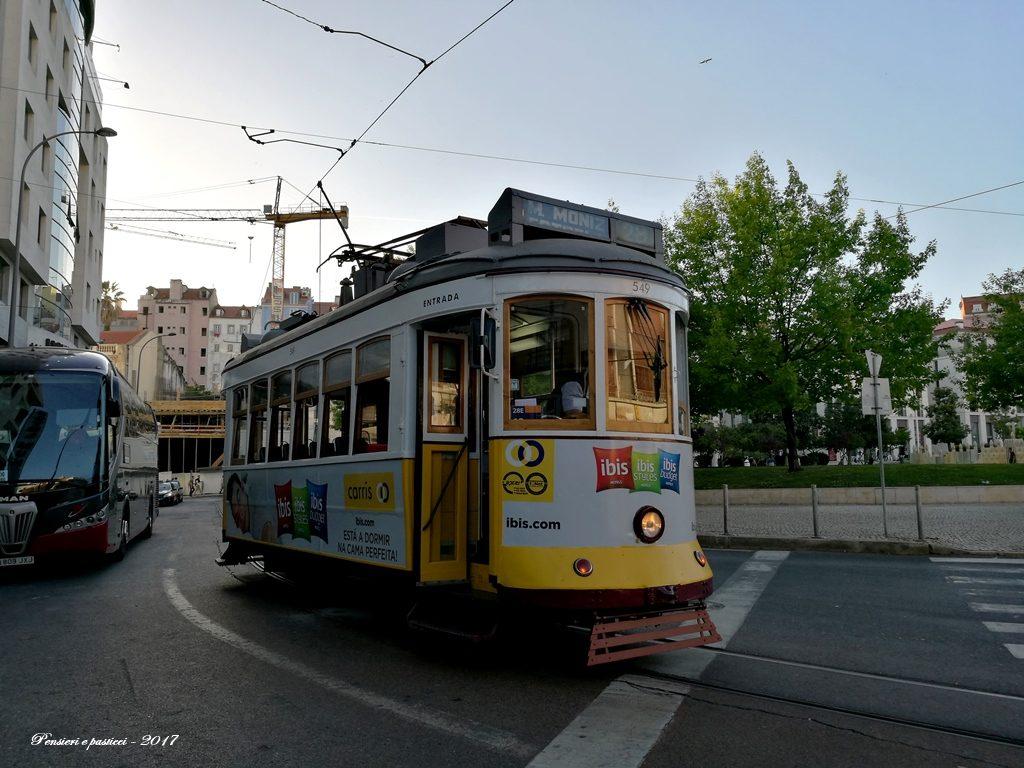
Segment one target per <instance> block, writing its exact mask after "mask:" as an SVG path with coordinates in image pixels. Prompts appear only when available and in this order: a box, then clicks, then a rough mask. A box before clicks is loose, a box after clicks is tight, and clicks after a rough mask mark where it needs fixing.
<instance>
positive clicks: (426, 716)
mask: <svg viewBox="0 0 1024 768" xmlns="http://www.w3.org/2000/svg"><path fill="white" fill-rule="evenodd" d="M164 592H166V593H167V597H168V599H169V600H170V601H171V605H173V606H174V607H175V608H176V609H177V610H178V613H180V614H181V615H182V616H184V617H185V618H186V619H188V620H189V621H190V622H192V623H193V624H194V625H195V626H197V627H198V628H199V629H201V630H202V631H203V632H206V633H207V634H209V635H211V636H212V637H214V638H216V639H217V640H220V641H221V642H224V643H227V644H228V645H230V646H233V647H234V648H237V649H238V650H240V651H243V652H244V653H247V654H249V655H250V656H252V657H254V658H256V659H258V660H259V661H262V662H264V663H266V664H270V665H271V666H274V667H277V668H278V669H283V670H284V671H286V672H290V673H291V674H293V675H295V676H296V677H300V678H302V679H304V680H306V681H308V682H311V683H314V684H316V685H319V686H320V687H321V688H325V689H326V690H328V691H331V692H332V693H335V694H338V695H339V696H342V697H344V698H346V699H350V700H351V701H354V702H356V703H358V704H362V705H363V706H366V707H370V708H371V709H378V710H382V711H383V712H385V713H387V714H390V715H394V716H396V717H400V718H402V719H404V720H407V721H409V722H412V723H415V724H417V725H422V726H425V727H427V728H432V729H434V730H437V731H443V732H445V733H449V734H452V735H454V736H460V737H462V738H464V739H467V740H469V741H474V742H476V743H477V744H482V745H483V746H485V747H489V748H490V749H493V750H496V751H499V752H510V753H512V754H514V755H517V756H519V757H522V758H526V757H529V756H530V755H533V754H535V753H536V751H537V749H536V747H533V746H531V745H529V744H526V743H525V742H522V741H520V740H519V739H518V738H516V737H515V736H514V735H513V734H511V733H507V732H505V731H501V730H498V729H497V728H492V727H490V726H488V725H484V724H482V723H475V722H473V721H472V720H467V719H465V718H460V717H455V716H450V715H446V714H444V713H442V712H439V711H437V710H435V709H430V710H428V709H423V708H420V707H417V706H415V705H413V704H406V703H403V702H400V701H395V700H394V699H389V698H388V697H387V696H381V695H380V694H377V693H373V692H372V691H367V690H364V689H362V688H358V687H356V686H354V685H352V684H351V683H346V682H345V681H344V680H338V679H337V678H334V677H330V676H329V675H325V674H323V673H321V672H318V671H317V670H315V669H313V668H312V667H309V666H307V665H305V664H302V663H299V662H297V661H292V660H291V659H289V658H287V657H285V656H282V655H281V654H279V653H275V652H274V651H271V650H268V649H266V648H264V647H263V646H261V645H258V644H257V643H254V642H253V641H251V640H247V639H246V638H244V637H242V636H241V635H238V634H236V633H234V632H232V631H231V630H230V629H228V628H227V627H223V626H221V625H220V624H218V623H216V622H215V621H213V620H212V619H210V618H208V617H207V616H205V615H203V614H202V613H200V612H199V611H197V610H196V609H195V608H194V607H193V605H192V604H191V603H190V602H189V601H188V599H187V598H186V597H185V596H184V595H183V594H182V593H181V590H180V589H178V584H177V581H176V580H175V571H174V569H173V568H166V569H165V570H164Z"/></svg>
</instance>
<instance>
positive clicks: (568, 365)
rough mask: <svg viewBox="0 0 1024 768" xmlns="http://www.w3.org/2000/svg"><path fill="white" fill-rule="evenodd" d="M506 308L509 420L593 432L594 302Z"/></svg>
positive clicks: (522, 303) (524, 303)
mask: <svg viewBox="0 0 1024 768" xmlns="http://www.w3.org/2000/svg"><path fill="white" fill-rule="evenodd" d="M507 307H508V322H507V323H506V324H505V327H506V328H507V331H506V333H507V334H508V335H507V338H506V348H507V349H508V366H507V370H508V377H509V378H508V403H507V405H506V418H507V419H508V421H510V422H514V423H515V424H516V425H518V426H523V427H531V426H543V427H552V428H562V429H590V428H593V426H594V413H593V402H592V398H591V394H590V393H591V392H592V390H593V371H592V369H591V354H592V343H591V338H592V335H593V322H594V319H593V318H594V312H593V302H591V301H590V300H589V299H574V298H539V299H515V300H512V301H510V302H508V305H507ZM566 421H568V422H571V423H569V424H566V423H565V422H566Z"/></svg>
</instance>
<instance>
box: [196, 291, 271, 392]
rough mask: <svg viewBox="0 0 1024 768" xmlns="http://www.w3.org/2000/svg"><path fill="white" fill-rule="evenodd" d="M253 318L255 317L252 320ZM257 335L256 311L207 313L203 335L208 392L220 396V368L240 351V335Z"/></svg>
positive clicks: (227, 309) (220, 308)
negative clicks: (206, 346)
mask: <svg viewBox="0 0 1024 768" xmlns="http://www.w3.org/2000/svg"><path fill="white" fill-rule="evenodd" d="M254 315H255V317H254ZM243 333H259V308H258V307H226V306H216V307H214V308H213V312H211V313H210V321H209V326H208V332H207V345H208V346H209V353H208V357H209V360H208V364H209V369H208V372H209V376H208V379H207V381H208V382H209V383H208V385H207V386H208V388H209V390H210V391H211V392H220V391H221V387H222V384H223V381H224V378H223V376H224V366H225V364H226V363H227V362H228V360H230V359H231V358H232V357H234V356H235V355H237V354H238V353H240V352H241V351H242V334H243Z"/></svg>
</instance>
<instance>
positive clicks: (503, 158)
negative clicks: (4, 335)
mask: <svg viewBox="0 0 1024 768" xmlns="http://www.w3.org/2000/svg"><path fill="white" fill-rule="evenodd" d="M0 89H5V90H13V91H16V92H20V93H31V94H37V95H40V96H45V95H47V94H46V93H45V92H44V91H40V90H35V89H31V88H19V87H16V86H10V85H2V84H0ZM82 101H83V102H85V103H90V104H97V105H100V106H103V107H105V108H106V107H110V108H113V109H124V110H127V111H131V112H139V113H142V114H148V115H153V116H156V117H166V118H172V119H177V120H188V121H192V122H197V123H202V124H207V125H216V126H222V127H225V128H232V129H236V130H237V129H241V128H242V126H243V123H239V122H230V121H227V120H218V119H215V118H210V117H204V116H200V115H189V114H183V113H179V112H170V111H166V110H158V109H150V108H146V107H135V106H130V105H127V104H114V103H110V102H103V101H100V100H94V99H86V98H83V99H82ZM246 125H248V126H249V127H250V128H252V127H253V124H252V123H246ZM275 131H276V132H277V133H286V134H289V135H292V136H307V137H309V138H318V139H328V140H331V141H339V142H349V143H350V142H352V141H353V139H352V138H351V137H344V136H334V135H331V134H324V133H315V132H311V131H296V130H291V129H284V128H277V129H275ZM360 143H361V144H366V145H369V146H376V147H382V148H386V149H405V150H411V151H416V152H428V153H435V154H442V155H452V156H456V157H466V158H471V159H481V160H493V161H498V162H508V163H520V164H524V165H537V166H543V167H549V168H564V169H566V170H574V171H589V172H593V173H607V174H611V175H617V176H635V177H639V178H646V179H658V180H662V181H681V182H686V183H691V184H695V183H697V182H698V181H699V179H697V178H695V177H689V176H676V175H670V174H659V173H650V172H645V171H635V170H628V169H624V168H608V167H603V166H591V165H581V164H573V163H558V162H553V161H548V160H537V159H533V158H526V157H516V156H511V155H500V154H488V153H483V152H468V151H463V150H455V149H446V148H442V147H425V146H417V145H412V144H399V143H395V142H387V141H379V140H374V139H363V140H361V141H360ZM337 162H338V160H335V163H334V164H335V165H336V164H337ZM268 178H276V177H268ZM0 179H4V180H6V181H16V179H13V178H10V177H6V176H0ZM27 183H29V184H30V185H31V186H36V187H40V188H46V189H56V188H57V187H51V186H48V185H42V184H38V183H36V182H27ZM1020 184H1024V182H1014V183H1011V184H1007V185H1003V186H999V187H994V188H992V189H988V190H983V191H981V192H975V193H972V194H970V195H965V196H962V197H957V198H953V199H952V200H949V201H945V202H940V203H932V204H927V205H925V204H921V203H910V202H905V201H899V200H884V199H878V198H873V197H853V196H851V197H850V200H853V201H856V202H864V203H875V204H879V205H899V206H911V207H913V208H914V210H910V211H906V213H914V212H915V211H917V210H926V209H938V210H946V211H958V212H964V213H982V214H990V215H995V216H1013V217H1024V212H1021V211H1001V210H993V209H989V208H963V207H956V206H950V205H948V204H947V203H948V202H953V201H960V200H966V199H968V198H971V197H978V196H980V195H984V194H989V193H991V192H995V191H999V190H1002V189H1007V188H1010V187H1015V186H1018V185H1020ZM291 186H293V187H294V185H291ZM295 189H296V191H299V192H300V194H302V193H301V190H299V189H298V187H295ZM314 189H316V185H315V184H314V185H313V186H312V188H311V189H310V191H309V192H310V194H312V192H313V190H314ZM814 194H815V196H818V197H821V196H823V194H822V193H814ZM80 196H86V195H80ZM97 197H103V196H102V195H97ZM107 199H110V200H114V199H115V198H107ZM306 199H309V200H312V198H311V197H306ZM116 202H122V203H126V204H129V205H139V206H143V204H142V203H133V202H131V201H124V200H118V201H116ZM886 218H895V214H894V215H892V216H888V217H886Z"/></svg>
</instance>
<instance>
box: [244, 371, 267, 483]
mask: <svg viewBox="0 0 1024 768" xmlns="http://www.w3.org/2000/svg"><path fill="white" fill-rule="evenodd" d="M267 394H268V392H267V380H266V379H260V380H259V381H254V382H253V383H252V393H251V395H250V398H251V400H252V408H251V412H250V413H249V456H248V458H249V463H250V464H255V463H258V462H263V461H266V460H267V456H266V450H265V449H264V447H263V444H264V437H265V436H266V432H267Z"/></svg>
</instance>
